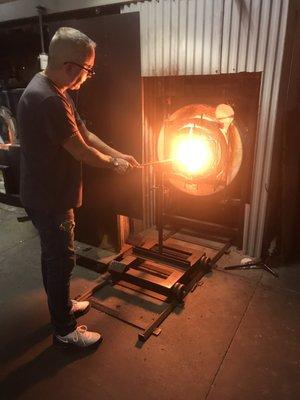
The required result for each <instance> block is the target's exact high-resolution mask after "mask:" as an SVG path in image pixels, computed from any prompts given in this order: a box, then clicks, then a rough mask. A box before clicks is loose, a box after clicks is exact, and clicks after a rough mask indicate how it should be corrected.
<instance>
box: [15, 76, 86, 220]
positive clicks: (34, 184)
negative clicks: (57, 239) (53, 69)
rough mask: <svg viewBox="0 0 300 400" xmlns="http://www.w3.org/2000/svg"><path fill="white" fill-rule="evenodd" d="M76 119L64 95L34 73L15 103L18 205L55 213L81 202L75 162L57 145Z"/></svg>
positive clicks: (69, 133)
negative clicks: (16, 112) (18, 171)
mask: <svg viewBox="0 0 300 400" xmlns="http://www.w3.org/2000/svg"><path fill="white" fill-rule="evenodd" d="M65 93H66V92H65ZM81 123H82V121H81V119H80V117H79V115H78V113H77V111H76V109H75V106H74V103H73V101H72V99H71V98H70V96H69V95H68V94H62V93H61V92H60V91H59V90H58V88H57V87H56V86H55V85H54V84H53V83H52V82H51V81H50V80H49V79H48V78H47V77H46V76H44V75H42V74H40V73H38V74H36V75H35V76H34V77H33V79H32V80H31V82H30V83H29V85H28V86H27V88H26V89H25V91H24V93H23V95H22V97H21V99H20V101H19V104H18V126H19V134H20V145H21V179H20V194H21V200H22V203H23V206H24V207H28V208H33V209H37V210H43V211H45V212H49V213H59V212H63V211H66V210H68V209H70V208H73V207H79V206H80V205H81V201H82V179H81V162H79V161H77V160H76V159H75V158H74V157H72V155H71V154H70V153H69V152H68V151H67V150H65V149H64V148H63V146H62V145H63V143H64V142H65V141H66V140H67V139H68V138H70V137H72V136H74V135H78V134H79V130H78V126H79V125H80V124H81Z"/></svg>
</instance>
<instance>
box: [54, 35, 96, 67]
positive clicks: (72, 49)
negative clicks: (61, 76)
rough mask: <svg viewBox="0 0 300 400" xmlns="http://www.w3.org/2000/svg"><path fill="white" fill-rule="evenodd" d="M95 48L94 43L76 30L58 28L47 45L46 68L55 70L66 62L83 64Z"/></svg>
mask: <svg viewBox="0 0 300 400" xmlns="http://www.w3.org/2000/svg"><path fill="white" fill-rule="evenodd" d="M95 47H96V43H95V42H93V40H92V39H90V38H89V37H88V36H87V35H85V34H84V33H82V32H80V31H78V30H77V29H73V28H68V27H63V28H59V29H58V30H57V31H56V32H55V34H54V36H53V38H52V40H51V42H50V45H49V58H48V66H49V67H50V68H53V69H57V68H60V67H62V65H63V64H64V62H66V61H74V62H79V63H81V62H84V61H85V59H86V58H87V57H88V56H89V55H90V54H91V51H92V50H93V49H95Z"/></svg>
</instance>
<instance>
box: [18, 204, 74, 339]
mask: <svg viewBox="0 0 300 400" xmlns="http://www.w3.org/2000/svg"><path fill="white" fill-rule="evenodd" d="M25 210H26V212H27V214H28V216H29V218H30V219H31V220H32V222H33V225H34V226H35V227H36V229H37V230H38V233H39V236H40V241H41V264H42V274H43V283H44V287H45V290H46V293H47V297H48V307H49V311H50V315H51V322H52V325H53V327H54V334H57V335H62V336H64V335H67V334H68V333H70V332H72V331H73V330H74V329H76V325H77V324H76V319H75V317H74V315H73V314H70V310H71V307H72V303H71V300H70V279H71V275H72V271H73V268H74V265H75V253H74V226H75V223H74V213H73V209H70V210H68V211H66V212H64V213H61V214H49V213H46V212H44V211H40V210H33V209H28V208H25Z"/></svg>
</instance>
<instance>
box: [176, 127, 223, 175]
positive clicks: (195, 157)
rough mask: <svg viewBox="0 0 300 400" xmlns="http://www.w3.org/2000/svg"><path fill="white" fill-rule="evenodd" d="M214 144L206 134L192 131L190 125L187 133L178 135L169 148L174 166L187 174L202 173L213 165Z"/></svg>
mask: <svg viewBox="0 0 300 400" xmlns="http://www.w3.org/2000/svg"><path fill="white" fill-rule="evenodd" d="M215 150H216V149H215V145H214V143H212V140H210V139H209V137H207V135H203V134H202V135H199V134H194V133H193V128H191V127H190V129H189V133H188V134H180V135H178V136H177V137H176V138H175V139H174V141H173V143H172V149H171V158H173V159H174V160H175V165H174V167H175V168H176V169H177V170H179V171H180V172H182V173H185V174H188V175H204V174H206V173H207V172H209V171H210V170H212V169H213V168H214V166H215V162H216V156H217V154H215Z"/></svg>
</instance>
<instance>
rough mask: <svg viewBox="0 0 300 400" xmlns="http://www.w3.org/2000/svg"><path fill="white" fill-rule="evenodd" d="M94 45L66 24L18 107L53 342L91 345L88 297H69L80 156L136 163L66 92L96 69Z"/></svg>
mask: <svg viewBox="0 0 300 400" xmlns="http://www.w3.org/2000/svg"><path fill="white" fill-rule="evenodd" d="M95 47H96V44H95V43H94V42H93V41H92V40H91V39H90V38H88V37H87V36H86V35H84V34H83V33H81V32H79V31H77V30H75V29H72V28H60V29H59V30H58V31H57V32H56V33H55V35H54V37H53V39H52V40H51V43H50V46H49V59H48V66H47V68H46V70H45V71H44V72H41V73H38V74H36V75H35V76H34V78H33V79H32V80H31V82H30V83H29V85H28V86H27V88H26V89H25V91H24V93H23V95H22V97H21V99H20V102H19V105H18V123H19V128H20V144H21V186H20V193H21V200H22V202H23V205H24V207H25V210H26V212H27V214H28V215H29V217H30V219H31V220H32V222H33V224H34V225H35V227H36V228H37V230H38V232H39V236H40V240H41V263H42V275H43V283H44V287H45V290H46V293H47V299H48V306H49V311H50V315H51V321H52V324H53V328H54V335H53V340H54V343H55V344H59V345H62V346H64V347H70V346H77V347H82V348H89V347H90V346H94V345H96V344H99V343H100V342H101V340H102V337H101V335H100V334H99V333H96V332H89V331H88V330H87V327H86V326H79V327H77V324H76V317H78V316H79V315H82V314H85V313H86V312H87V311H88V310H89V308H90V304H89V302H87V301H84V302H76V301H75V300H70V297H69V285H70V277H71V273H72V270H73V267H74V260H75V257H74V233H73V231H74V214H73V208H74V207H79V206H80V205H81V189H82V182H81V162H84V163H86V164H88V165H90V166H93V167H99V168H112V169H113V170H115V171H116V172H117V173H120V174H124V173H125V172H126V171H127V170H128V169H130V168H133V167H135V166H138V163H137V161H136V160H135V159H134V158H133V157H132V156H130V155H126V154H122V153H120V152H119V151H117V150H115V149H113V148H111V147H109V146H108V145H107V144H105V143H104V142H102V141H101V140H100V139H99V138H98V137H97V136H95V135H94V134H93V133H91V132H89V131H88V130H87V128H86V127H85V125H84V123H83V122H82V120H81V119H80V117H79V115H78V113H77V111H76V109H75V107H74V104H73V102H72V100H71V98H70V96H69V95H68V93H67V90H68V89H71V90H78V89H79V88H80V86H81V85H82V84H83V83H84V82H85V80H86V79H87V78H90V77H91V76H92V75H93V74H94V71H93V65H94V59H95Z"/></svg>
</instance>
